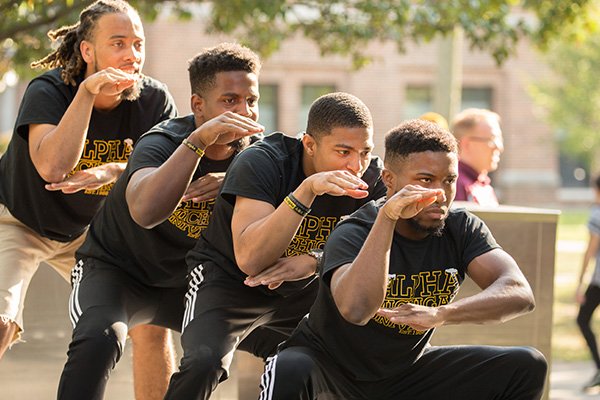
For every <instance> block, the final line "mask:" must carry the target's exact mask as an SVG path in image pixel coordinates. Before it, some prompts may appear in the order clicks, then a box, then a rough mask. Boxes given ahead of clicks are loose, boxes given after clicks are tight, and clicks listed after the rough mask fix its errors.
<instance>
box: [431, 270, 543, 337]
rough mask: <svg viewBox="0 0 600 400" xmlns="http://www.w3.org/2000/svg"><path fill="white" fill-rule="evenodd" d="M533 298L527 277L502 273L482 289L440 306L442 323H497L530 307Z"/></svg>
mask: <svg viewBox="0 0 600 400" xmlns="http://www.w3.org/2000/svg"><path fill="white" fill-rule="evenodd" d="M534 308H535V300H534V298H533V294H532V292H531V288H530V287H529V284H528V283H527V282H526V281H523V280H521V279H518V278H512V277H502V278H500V279H498V280H497V281H495V282H494V283H492V284H491V285H490V286H488V287H487V288H486V289H485V290H483V291H481V292H479V293H477V294H475V295H473V296H470V297H467V298H464V299H461V300H458V301H456V302H453V303H451V304H448V305H446V306H441V307H439V312H440V314H441V317H442V319H443V321H444V325H455V324H463V323H471V324H484V323H494V322H496V323H500V322H505V321H508V320H511V319H513V318H516V317H518V316H520V315H523V314H526V313H528V312H531V311H533V309H534Z"/></svg>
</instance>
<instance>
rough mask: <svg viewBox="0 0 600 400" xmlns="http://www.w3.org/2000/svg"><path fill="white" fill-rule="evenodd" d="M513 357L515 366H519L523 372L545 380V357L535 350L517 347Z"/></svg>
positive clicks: (546, 370)
mask: <svg viewBox="0 0 600 400" xmlns="http://www.w3.org/2000/svg"><path fill="white" fill-rule="evenodd" d="M513 357H515V363H516V364H515V365H521V367H522V368H523V369H524V370H526V371H529V373H530V374H531V375H534V376H536V377H538V378H541V379H545V378H546V373H547V372H548V362H547V361H546V357H544V355H543V354H542V353H541V352H540V351H539V350H537V349H536V348H533V347H519V348H517V349H515V351H514V353H513Z"/></svg>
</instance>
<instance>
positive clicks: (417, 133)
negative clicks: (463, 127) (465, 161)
mask: <svg viewBox="0 0 600 400" xmlns="http://www.w3.org/2000/svg"><path fill="white" fill-rule="evenodd" d="M425 151H434V152H443V153H455V154H458V144H457V141H456V138H455V137H454V136H453V135H452V134H451V133H450V132H449V131H448V130H446V129H444V128H442V127H441V126H439V125H438V124H435V123H433V122H429V121H424V120H420V119H411V120H408V121H405V122H402V123H401V124H400V125H398V126H396V127H395V128H392V129H391V130H390V131H389V132H388V133H387V134H386V135H385V163H386V164H388V163H393V162H395V161H398V160H403V159H405V158H406V157H408V156H409V155H411V154H413V153H422V152H425Z"/></svg>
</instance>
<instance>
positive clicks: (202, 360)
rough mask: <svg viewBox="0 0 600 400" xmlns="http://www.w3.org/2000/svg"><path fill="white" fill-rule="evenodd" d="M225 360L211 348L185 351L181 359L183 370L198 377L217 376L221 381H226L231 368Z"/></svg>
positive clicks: (201, 347)
mask: <svg viewBox="0 0 600 400" xmlns="http://www.w3.org/2000/svg"><path fill="white" fill-rule="evenodd" d="M224 359H225V357H223V358H221V357H220V356H219V355H218V354H216V353H215V352H214V351H213V349H211V348H210V347H209V346H199V347H198V348H196V349H193V350H187V351H185V354H184V356H183V358H182V359H181V370H186V371H188V373H190V372H191V373H193V374H194V375H196V376H207V377H208V376H211V377H213V376H217V377H218V378H219V379H220V380H224V379H226V377H227V372H228V368H229V363H228V362H226V361H225V360H224ZM223 374H224V375H223Z"/></svg>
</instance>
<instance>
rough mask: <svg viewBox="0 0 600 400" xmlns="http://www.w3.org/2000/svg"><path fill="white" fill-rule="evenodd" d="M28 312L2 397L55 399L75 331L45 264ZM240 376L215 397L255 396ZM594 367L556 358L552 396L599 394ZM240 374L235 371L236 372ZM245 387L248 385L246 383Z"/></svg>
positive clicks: (0, 376) (122, 386) (2, 370)
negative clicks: (589, 384) (593, 390)
mask: <svg viewBox="0 0 600 400" xmlns="http://www.w3.org/2000/svg"><path fill="white" fill-rule="evenodd" d="M30 293H32V294H35V295H32V296H28V299H27V304H26V309H28V310H29V312H27V313H26V314H25V324H26V335H25V338H26V339H27V343H26V344H22V345H17V346H15V347H14V348H13V349H12V350H10V351H9V352H8V353H7V354H6V356H5V358H4V359H3V360H2V361H0V391H1V393H2V395H1V396H0V398H1V399H19V400H21V399H23V400H30V399H31V400H33V399H35V400H51V399H55V398H56V388H57V385H58V378H59V376H60V372H61V370H62V366H63V365H64V362H65V354H66V350H67V346H68V342H69V338H70V334H71V326H70V322H69V320H68V317H67V313H66V305H67V297H68V286H67V284H66V283H65V282H62V281H60V279H59V278H58V277H57V275H56V274H54V273H53V272H52V271H51V270H49V269H48V268H47V267H44V268H42V269H41V270H40V271H39V273H38V274H37V276H36V277H35V279H34V280H33V282H32V284H31V287H30ZM130 350H131V346H128V347H127V348H126V354H125V356H124V358H123V359H122V360H121V362H119V364H118V365H117V368H116V369H115V371H114V373H113V374H112V376H111V378H110V381H109V385H108V389H107V394H106V399H107V400H126V399H127V400H129V399H133V384H132V375H131V367H130V365H131V358H130V354H129V352H130ZM239 362H240V363H242V364H243V365H244V366H245V367H244V368H242V369H246V370H251V369H256V368H258V369H260V366H257V364H256V362H254V363H252V362H248V360H247V359H246V360H244V358H240V361H239ZM257 373H258V371H257V372H255V373H254V375H252V374H248V376H241V375H242V374H241V373H239V374H237V376H238V378H239V379H240V385H239V387H240V388H239V389H238V388H237V387H236V385H235V381H234V380H233V379H232V380H230V381H228V382H227V383H228V384H227V385H222V386H220V387H219V391H218V393H216V394H215V396H213V400H242V399H243V400H246V399H256V385H257V383H258V381H257V379H256V376H255V375H256V374H257ZM593 373H594V369H593V366H592V364H591V362H575V363H567V362H555V363H554V365H553V366H552V370H551V373H550V396H549V398H550V399H551V400H581V399H586V400H589V399H599V400H600V394H586V393H583V392H582V391H581V388H582V387H583V385H584V384H585V382H586V381H588V380H589V379H590V378H591V376H592V375H593ZM235 376H236V375H234V377H235ZM244 387H246V388H249V389H243V388H244Z"/></svg>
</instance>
